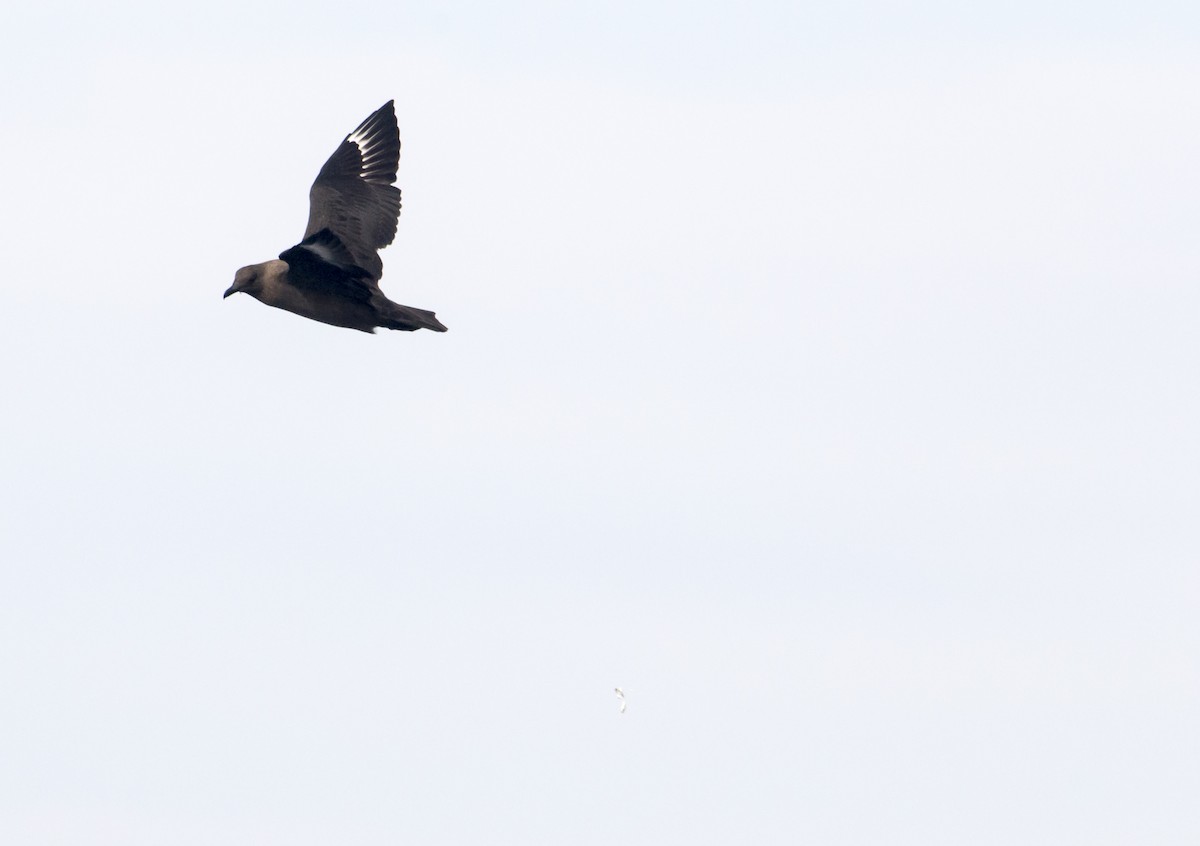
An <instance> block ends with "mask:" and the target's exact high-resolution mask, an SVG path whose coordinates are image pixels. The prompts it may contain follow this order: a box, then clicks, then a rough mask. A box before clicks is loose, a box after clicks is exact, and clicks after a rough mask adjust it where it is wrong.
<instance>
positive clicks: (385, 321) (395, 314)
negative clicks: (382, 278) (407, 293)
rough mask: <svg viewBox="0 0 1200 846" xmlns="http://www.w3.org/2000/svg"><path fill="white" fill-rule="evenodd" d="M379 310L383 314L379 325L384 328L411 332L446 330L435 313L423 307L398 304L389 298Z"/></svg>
mask: <svg viewBox="0 0 1200 846" xmlns="http://www.w3.org/2000/svg"><path fill="white" fill-rule="evenodd" d="M381 311H382V312H383V315H382V317H381V319H380V321H379V325H380V326H382V327H383V328H385V329H399V330H400V331H402V332H412V331H415V330H417V329H432V330H433V331H434V332H445V331H446V327H445V326H443V325H442V322H441V321H440V320H438V319H437V315H435V314H434V313H433V312H432V311H425V309H423V308H413V307H412V306H405V305H400V304H399V303H394V302H391V301H390V300H389V301H388V302H387V306H386V307H385V308H384V309H381Z"/></svg>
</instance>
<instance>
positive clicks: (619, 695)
mask: <svg viewBox="0 0 1200 846" xmlns="http://www.w3.org/2000/svg"><path fill="white" fill-rule="evenodd" d="M613 690H615V691H616V692H617V699H618V700H619V701H620V702H621V713H622V714H624V713H625V691H623V690H621V688H619V687H614V688H613Z"/></svg>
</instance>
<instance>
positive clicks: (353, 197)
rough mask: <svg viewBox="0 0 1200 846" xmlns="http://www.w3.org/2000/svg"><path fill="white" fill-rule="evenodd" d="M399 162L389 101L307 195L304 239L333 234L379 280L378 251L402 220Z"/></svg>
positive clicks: (342, 147) (350, 137) (344, 143)
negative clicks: (321, 234)
mask: <svg viewBox="0 0 1200 846" xmlns="http://www.w3.org/2000/svg"><path fill="white" fill-rule="evenodd" d="M399 162H400V130H399V128H398V127H397V126H396V108H395V101H393V100H389V101H388V102H387V103H386V104H384V105H383V106H382V107H380V108H379V110H378V111H376V112H375V113H374V114H372V115H371V116H370V117H368V118H367V119H366V120H364V121H363V122H362V123H361V124H359V125H358V128H357V129H355V130H354V131H353V132H351V133H350V134H349V135H347V136H346V138H345V140H343V141H342V143H341V144H340V145H339V146H338V148H337V149H336V150H335V151H334V153H333V155H332V156H330V157H329V161H327V162H325V166H324V167H322V168H321V172H320V173H319V174H317V180H316V181H315V182H314V183H313V185H312V188H311V189H310V190H309V192H308V204H309V209H308V226H307V227H306V228H305V230H304V238H305V240H307V239H308V238H309V237H311V236H312V235H315V234H317V233H318V232H320V231H321V230H322V229H328V230H329V231H330V232H332V233H333V234H334V235H335V236H337V238H338V240H339V241H340V242H341V243H342V245H343V246H344V247H345V249H346V250H347V251H349V254H350V256H351V257H352V258H353V264H355V265H357V266H358V267H360V268H362V269H363V270H365V271H366V272H367V273H368V274H370V276H371V278H372V279H376V280H378V279H379V277H380V276H382V275H383V262H382V261H381V260H380V258H379V250H380V249H382V248H383V247H386V246H387V245H388V244H390V243H392V239H393V238H395V237H396V223H397V221H398V220H399V218H400V189H399V188H396V187H395V186H394V185H392V183H393V182H395V181H396V168H397V166H398V165H399ZM293 249H295V248H293ZM285 261H286V259H285ZM289 264H290V262H289Z"/></svg>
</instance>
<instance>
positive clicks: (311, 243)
mask: <svg viewBox="0 0 1200 846" xmlns="http://www.w3.org/2000/svg"><path fill="white" fill-rule="evenodd" d="M399 160H400V132H399V129H398V128H397V126H396V112H395V107H394V105H393V103H392V102H390V101H389V102H388V103H387V104H385V105H384V106H383V107H382V108H380V109H379V110H378V111H376V112H375V113H374V114H372V115H371V116H370V117H368V118H367V119H366V120H364V121H363V122H362V123H361V124H360V125H359V127H358V128H357V129H355V130H354V131H353V132H351V133H350V134H349V135H347V136H346V138H345V139H344V140H343V141H342V143H341V144H340V145H339V146H338V148H337V150H335V151H334V153H333V155H332V156H330V157H329V161H327V162H326V163H325V166H324V167H322V168H321V172H320V173H319V174H318V175H317V179H316V181H315V182H314V183H313V186H312V189H311V190H310V191H309V215H308V227H307V228H306V229H305V232H304V240H303V241H301V242H300V243H299V244H297V245H296V246H294V247H291V248H290V249H287V250H284V251H283V252H282V253H280V255H279V258H278V259H272V260H271V261H265V262H262V263H260V264H252V265H249V266H247V267H243V268H241V269H240V270H238V272H237V273H236V274H235V275H234V279H233V285H232V286H230V288H229V290H227V291H226V292H225V296H226V297H228V296H229V295H230V294H235V293H238V292H242V293H246V294H249V295H250V296H252V297H254V298H255V299H257V300H258V301H259V302H262V303H265V304H266V305H269V306H274V307H275V308H281V309H284V310H285V311H290V312H292V313H294V314H298V315H300V316H302V317H307V318H309V319H311V320H319V321H320V322H322V323H328V324H330V325H332V326H344V327H346V328H348V329H358V330H360V331H362V332H374V331H375V328H376V327H383V328H385V329H399V330H402V331H412V330H414V329H432V330H434V331H436V332H445V331H446V327H445V326H443V325H442V324H441V322H440V321H438V319H437V317H436V316H435V315H434V313H433V312H432V311H425V310H424V309H419V308H412V307H411V306H403V305H400V304H399V303H394V302H392V301H391V300H389V299H388V298H387V297H385V296H384V295H383V292H382V291H381V290H379V278H380V277H381V276H382V275H383V262H382V261H381V260H380V258H379V250H380V249H382V248H383V247H386V246H387V245H388V244H390V243H392V239H393V238H395V236H396V223H397V220H398V219H399V216H400V189H399V188H396V187H395V186H394V185H392V183H393V182H395V181H396V168H397V166H398V164H399Z"/></svg>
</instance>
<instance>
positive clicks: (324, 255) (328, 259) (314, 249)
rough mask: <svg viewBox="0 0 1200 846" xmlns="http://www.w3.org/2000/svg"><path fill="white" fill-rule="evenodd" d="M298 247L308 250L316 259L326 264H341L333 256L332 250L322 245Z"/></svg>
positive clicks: (302, 245)
mask: <svg viewBox="0 0 1200 846" xmlns="http://www.w3.org/2000/svg"><path fill="white" fill-rule="evenodd" d="M300 247H301V248H302V249H305V250H308V251H309V252H310V253H315V254H316V256H317V258H319V259H320V260H321V261H323V262H325V263H326V264H337V265H340V264H341V262H339V261H338V260H337V257H336V256H335V255H334V253H333V250H331V249H329V247H327V246H325V245H324V244H301V245H300Z"/></svg>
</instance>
